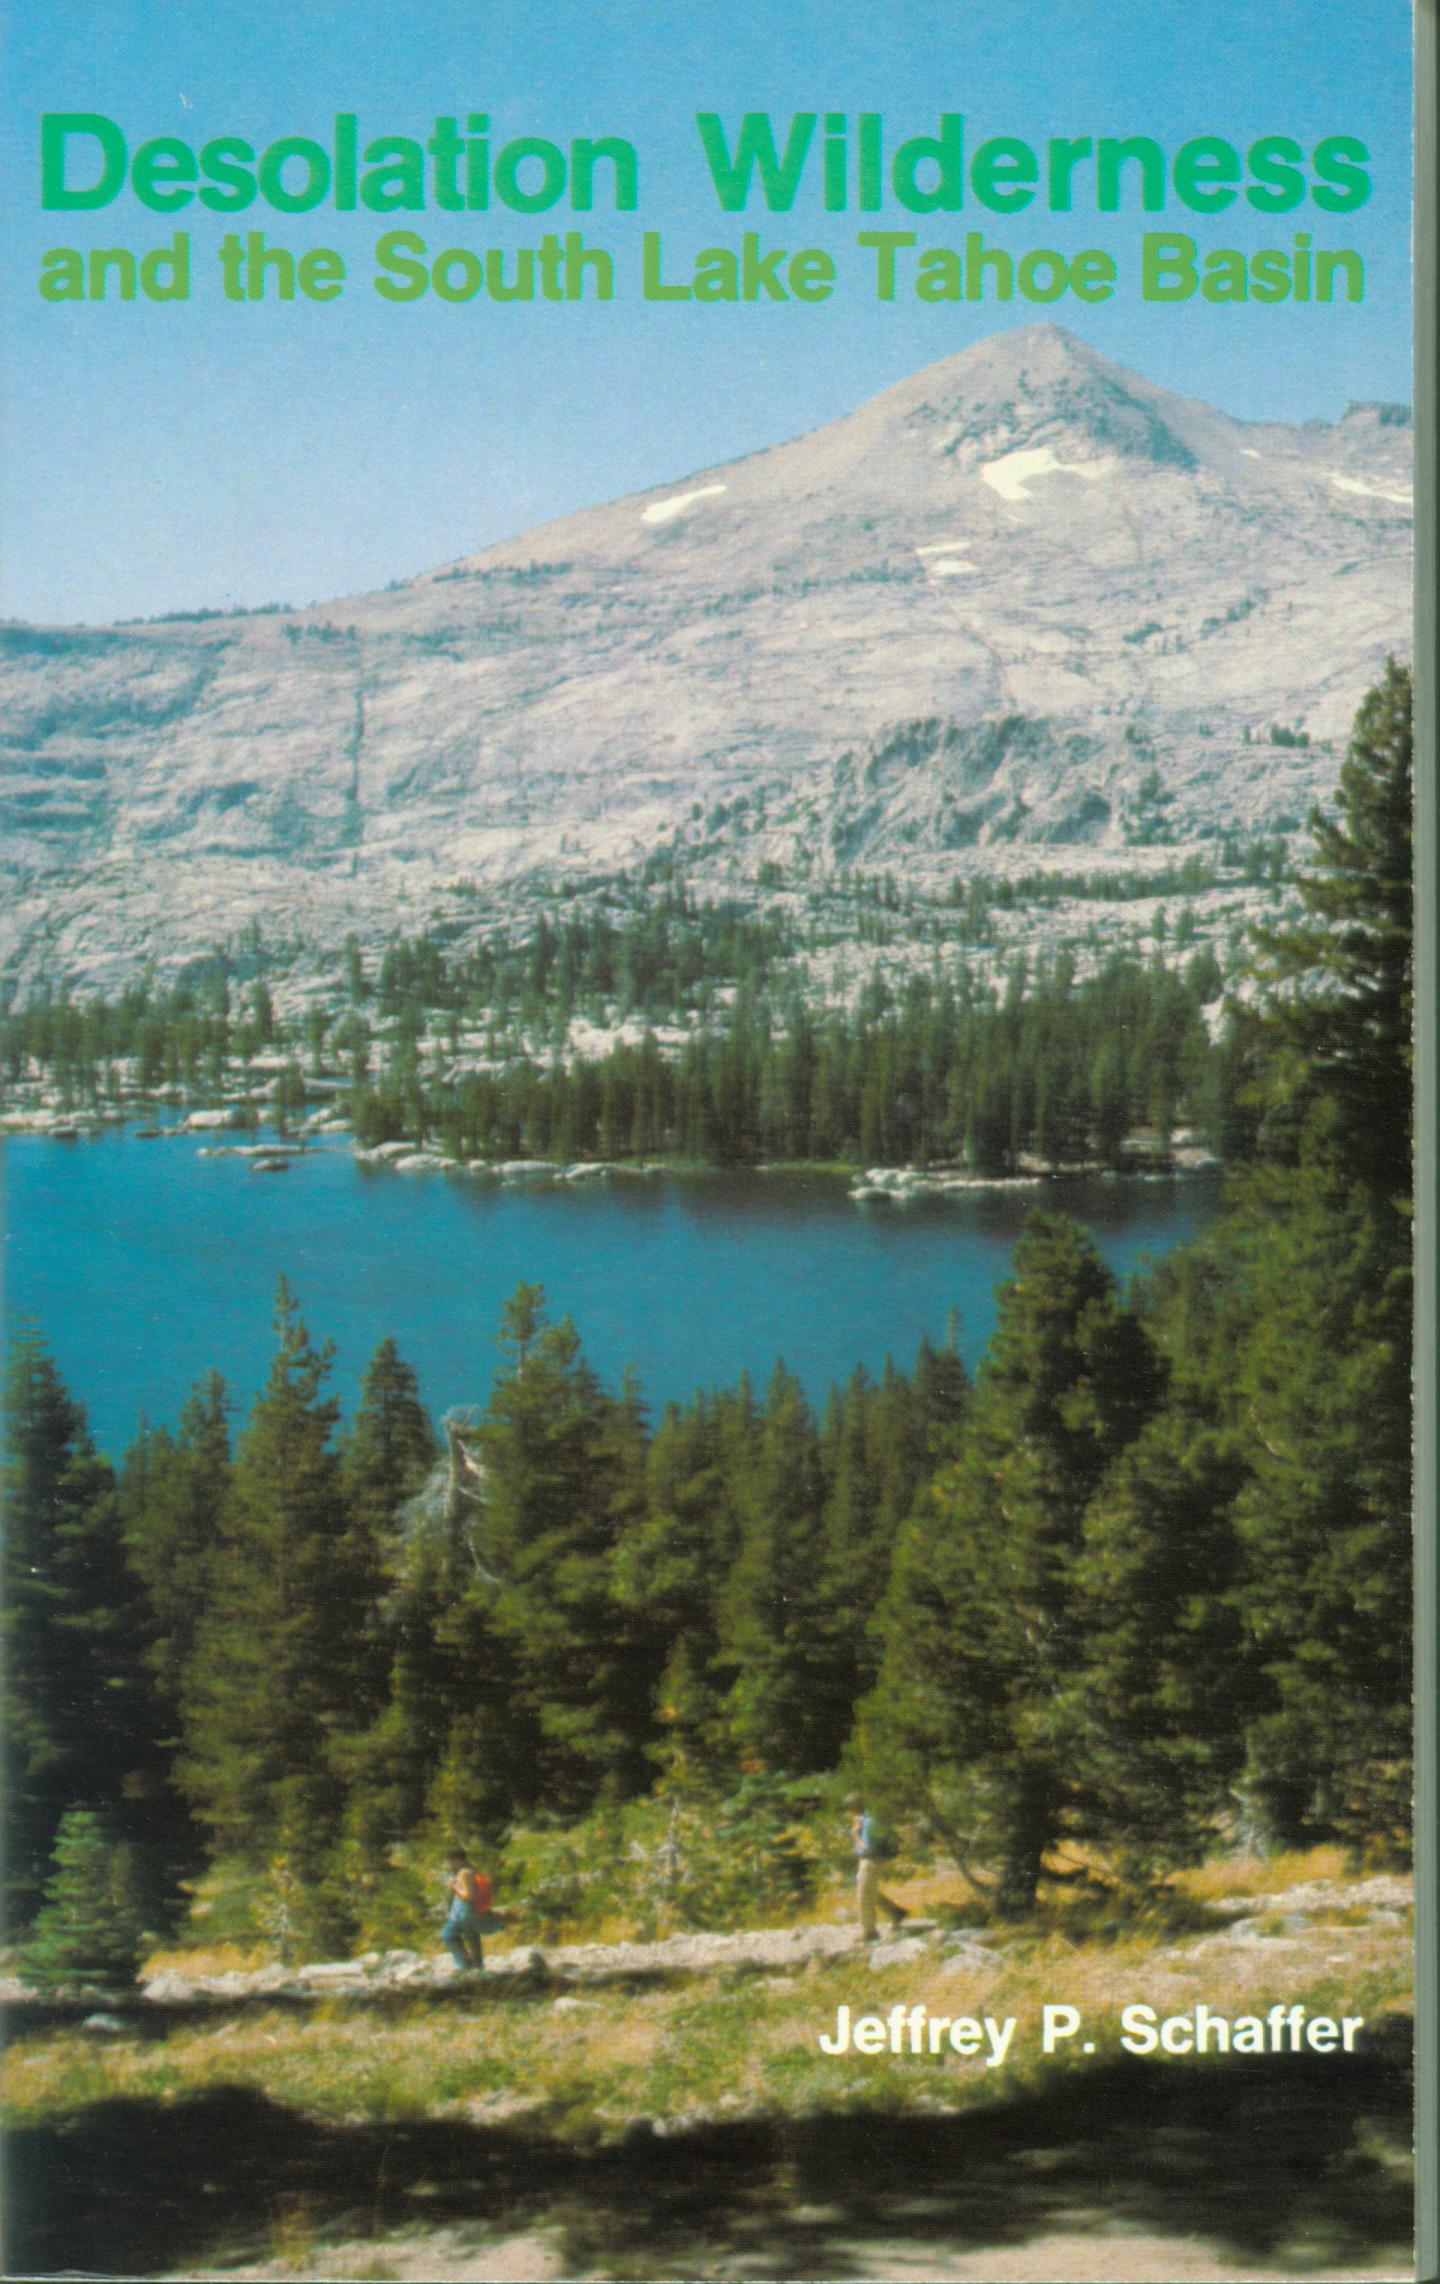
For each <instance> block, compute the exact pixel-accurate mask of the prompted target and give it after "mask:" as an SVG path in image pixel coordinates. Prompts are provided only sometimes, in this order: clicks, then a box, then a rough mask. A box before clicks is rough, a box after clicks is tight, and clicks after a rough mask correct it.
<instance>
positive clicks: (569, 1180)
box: [0, 1110, 1222, 1205]
mask: <svg viewBox="0 0 1440 2284" xmlns="http://www.w3.org/2000/svg"><path fill="white" fill-rule="evenodd" d="M130 1129H133V1132H131V1133H130V1134H129V1138H130V1139H132V1140H135V1141H142V1140H143V1141H161V1140H163V1141H171V1140H176V1139H179V1138H182V1137H184V1138H198V1137H200V1136H202V1135H214V1134H220V1133H239V1132H242V1131H245V1129H244V1127H243V1126H242V1124H241V1123H240V1121H238V1120H236V1119H233V1118H231V1117H230V1116H229V1114H228V1113H225V1112H221V1111H215V1110H200V1111H193V1112H189V1113H187V1115H186V1116H185V1117H184V1118H183V1119H181V1120H179V1121H178V1122H177V1123H172V1124H166V1125H159V1124H156V1123H155V1122H154V1121H153V1119H152V1118H150V1117H146V1116H137V1115H136V1114H134V1113H133V1112H126V1113H121V1114H116V1115H112V1116H108V1117H107V1116H104V1115H103V1114H102V1115H100V1116H95V1115H93V1114H91V1115H87V1116H86V1117H85V1118H84V1119H79V1118H73V1119H72V1118H60V1119H56V1118H54V1117H53V1116H48V1115H46V1116H41V1115H33V1116H32V1115H30V1114H16V1113H13V1112H12V1113H9V1114H7V1115H6V1116H5V1117H4V1118H3V1119H0V1140H3V1139H4V1137H5V1136H7V1135H19V1134H27V1135H32V1136H35V1137H38V1138H40V1139H48V1140H51V1141H56V1142H67V1143H68V1142H85V1141H95V1140H98V1139H100V1138H101V1137H102V1136H112V1135H114V1136H124V1135H126V1133H127V1130H130ZM249 1131H250V1132H251V1133H252V1134H254V1133H256V1132H257V1130H256V1129H254V1128H252V1129H250V1130H249ZM342 1137H345V1138H347V1140H346V1143H345V1147H346V1150H347V1154H348V1155H349V1156H350V1157H351V1158H352V1159H353V1161H354V1163H355V1164H356V1165H357V1166H363V1167H367V1168H370V1169H374V1170H384V1171H387V1172H391V1173H400V1174H416V1173H445V1174H463V1175H465V1176H466V1177H467V1178H469V1179H470V1180H472V1181H486V1182H489V1181H493V1182H500V1183H504V1184H515V1183H525V1184H529V1185H534V1186H536V1187H542V1186H544V1185H546V1184H550V1185H557V1186H558V1185H575V1184H581V1183H590V1182H603V1181H611V1180H620V1181H626V1180H654V1179H655V1178H657V1177H663V1178H670V1179H674V1178H677V1177H678V1178H681V1179H684V1178H687V1177H689V1178H694V1177H698V1178H711V1177H721V1178H725V1179H731V1178H735V1177H739V1178H741V1179H743V1178H745V1177H746V1176H750V1175H757V1176H758V1175H763V1176H767V1177H776V1176H787V1175H794V1176H805V1177H808V1178H811V1179H814V1178H816V1177H822V1178H830V1179H834V1180H836V1181H843V1182H846V1183H847V1184H848V1194H849V1196H850V1198H851V1199H852V1200H853V1202H854V1203H856V1204H859V1205H869V1204H886V1205H903V1204H905V1203H907V1202H909V1201H910V1200H912V1199H918V1198H944V1197H949V1196H957V1195H958V1196H969V1195H976V1194H983V1193H985V1192H991V1191H1005V1190H1021V1189H1041V1188H1044V1187H1045V1186H1047V1185H1048V1184H1050V1183H1053V1182H1065V1181H1106V1182H1127V1183H1128V1182H1141V1181H1149V1182H1155V1181H1175V1180H1181V1179H1184V1178H1186V1177H1188V1176H1192V1175H1195V1174H1214V1173H1218V1172H1220V1171H1221V1170H1222V1168H1221V1162H1220V1160H1219V1159H1218V1158H1217V1157H1216V1156H1215V1154H1214V1153H1213V1152H1212V1151H1209V1150H1207V1149H1205V1148H1203V1147H1201V1146H1199V1145H1196V1144H1194V1143H1193V1142H1192V1141H1190V1140H1189V1138H1188V1137H1187V1138H1186V1139H1185V1140H1183V1141H1181V1142H1180V1143H1179V1144H1178V1145H1176V1146H1174V1147H1172V1148H1171V1149H1170V1150H1169V1151H1165V1152H1162V1151H1158V1150H1154V1151H1152V1150H1150V1149H1148V1148H1146V1147H1144V1146H1140V1145H1137V1146H1136V1147H1135V1148H1134V1149H1133V1151H1132V1153H1131V1155H1130V1157H1129V1159H1128V1162H1122V1163H1121V1164H1119V1165H1116V1164H1110V1163H1106V1162H1105V1161H1103V1160H1100V1159H1078V1160H1075V1161H1073V1162H1054V1161H1051V1162H1046V1161H1043V1160H1039V1159H1035V1158H1028V1157H1022V1158H1021V1160H1020V1162H1019V1164H1018V1165H1017V1167H1016V1169H1015V1170H1014V1171H1013V1172H1009V1173H1003V1174H977V1173H972V1172H970V1171H969V1170H967V1169H966V1168H964V1167H961V1166H957V1165H954V1164H950V1163H941V1164H939V1165H925V1166H916V1165H900V1166H871V1167H863V1166H861V1165H860V1164H858V1163H857V1162H852V1161H848V1160H835V1159H827V1160H815V1159H806V1158H787V1159H764V1160H759V1161H756V1162H755V1163H747V1162H745V1161H734V1160H708V1159H695V1158H677V1157H667V1156H664V1155H660V1156H655V1157H647V1158H643V1159H635V1158H616V1157H611V1158H587V1159H574V1160H564V1159H551V1158H504V1159H496V1158H456V1157H453V1156H451V1155H449V1154H448V1153H446V1152H444V1151H440V1150H428V1149H426V1148H425V1147H424V1145H423V1144H420V1143H415V1142H410V1141H393V1142H380V1143H375V1144H371V1145H367V1144H364V1143H360V1142H357V1141H355V1140H354V1139H353V1137H351V1134H350V1128H349V1126H348V1124H347V1123H345V1122H344V1121H341V1120H338V1119H336V1118H335V1116H334V1114H333V1112H332V1113H329V1114H322V1115H321V1116H320V1117H319V1118H318V1119H309V1120H306V1121H305V1122H304V1123H303V1124H302V1125H301V1127H300V1128H299V1129H297V1131H296V1132H295V1133H293V1134H282V1133H278V1132H276V1133H274V1134H273V1136H272V1137H271V1138H269V1139H266V1140H258V1139H252V1140H250V1141H247V1142H207V1143H202V1145H201V1147H200V1148H199V1149H198V1150H197V1152H196V1155H197V1156H198V1157H202V1158H240V1159H248V1160H249V1161H250V1163H251V1165H252V1166H253V1167H254V1168H255V1170H257V1171H264V1172H274V1171H280V1170H283V1167H284V1165H285V1164H287V1163H288V1162H289V1161H290V1160H291V1159H294V1158H302V1157H307V1156H313V1155H315V1154H317V1152H318V1151H319V1150H323V1149H325V1148H326V1147H327V1146H328V1145H330V1144H337V1143H339V1142H340V1141H341V1138H342Z"/></svg>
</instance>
